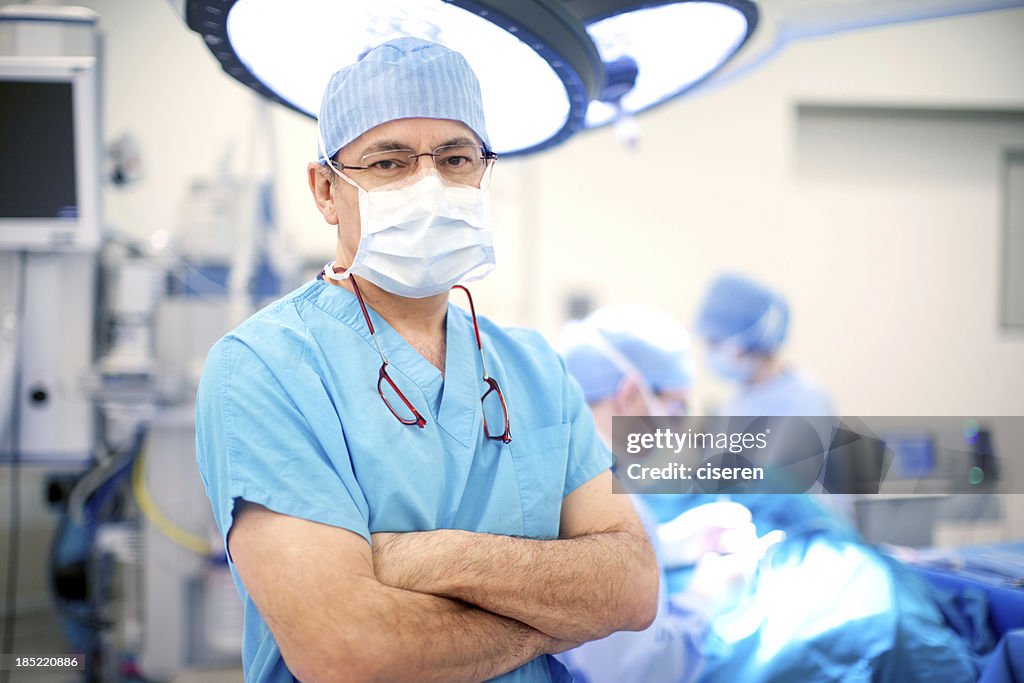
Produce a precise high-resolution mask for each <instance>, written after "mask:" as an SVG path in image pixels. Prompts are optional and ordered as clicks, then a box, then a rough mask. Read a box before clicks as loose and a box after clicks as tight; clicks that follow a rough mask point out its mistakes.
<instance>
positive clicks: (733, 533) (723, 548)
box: [558, 304, 759, 683]
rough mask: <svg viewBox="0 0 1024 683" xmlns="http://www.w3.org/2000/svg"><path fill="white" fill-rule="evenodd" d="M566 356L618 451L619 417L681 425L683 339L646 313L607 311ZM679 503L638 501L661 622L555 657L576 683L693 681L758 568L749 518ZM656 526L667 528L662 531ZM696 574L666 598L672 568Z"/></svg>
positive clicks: (716, 505)
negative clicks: (615, 424) (653, 561)
mask: <svg viewBox="0 0 1024 683" xmlns="http://www.w3.org/2000/svg"><path fill="white" fill-rule="evenodd" d="M561 350H562V355H563V357H564V358H565V364H566V367H567V369H568V370H569V373H570V374H571V375H572V376H573V377H574V378H575V379H576V381H577V382H579V384H580V387H581V388H582V390H583V396H584V398H585V399H586V401H587V404H588V405H589V406H590V409H591V412H592V413H593V414H594V425H595V427H596V429H597V433H598V435H600V436H601V438H602V439H603V440H604V441H605V443H606V444H608V445H609V446H610V445H611V443H612V419H613V418H614V417H615V416H670V417H671V416H682V415H686V414H687V412H688V405H689V400H690V391H691V386H692V382H693V372H692V370H693V368H692V357H691V352H690V343H689V335H688V334H687V333H686V330H685V329H683V327H682V326H681V325H680V324H679V323H678V322H677V321H676V320H674V319H673V318H672V317H671V316H669V315H668V314H667V313H665V312H664V311H662V310H660V309H658V308H655V307H653V306H648V305H640V304H635V305H631V304H626V305H617V306H607V307H605V308H601V309H598V310H597V311H594V312H593V313H591V314H590V315H589V316H587V317H586V318H585V319H583V320H582V321H578V322H572V323H569V324H568V325H567V326H566V328H565V330H564V331H563V334H562V340H561ZM683 498H684V497H683V496H679V495H671V494H643V495H636V496H633V499H634V503H635V504H636V506H637V509H638V511H639V512H640V515H641V518H642V519H643V520H644V524H645V526H646V527H647V530H648V534H649V535H650V536H651V539H652V542H653V544H654V547H655V553H656V555H657V556H658V562H659V565H660V567H661V568H662V578H661V584H660V599H659V607H658V614H657V616H656V617H655V620H654V623H653V624H652V625H651V626H650V627H649V628H647V629H646V630H645V631H641V632H628V633H627V632H622V633H616V634H613V635H611V636H609V637H607V638H605V639H603V640H599V641H594V642H591V643H587V644H584V645H582V646H581V647H578V648H576V649H573V650H569V651H567V652H564V653H562V654H560V655H558V658H559V660H560V661H562V662H563V663H564V664H565V665H566V666H567V667H568V668H569V670H570V671H571V672H572V673H573V675H574V676H575V678H576V680H577V681H578V682H580V683H617V682H618V681H625V680H635V681H673V682H688V681H693V680H696V679H697V677H698V676H699V675H700V672H701V665H702V662H703V656H702V653H701V648H702V644H703V642H704V639H705V637H706V635H707V632H708V626H709V623H710V620H711V619H712V618H713V617H714V616H715V615H716V614H717V613H718V612H720V611H721V610H723V609H725V608H727V607H728V606H729V604H730V603H731V602H732V600H734V599H735V598H736V597H737V596H738V595H739V594H740V592H741V591H742V588H743V586H744V584H745V582H746V580H747V578H748V577H749V576H750V574H751V572H752V571H753V569H754V567H755V566H756V563H757V560H758V559H759V557H758V556H756V555H755V554H754V553H753V551H755V550H756V548H757V544H756V543H755V542H756V535H755V533H754V526H753V524H752V522H751V517H750V512H749V511H748V510H747V509H746V508H745V507H743V506H742V505H740V504H738V503H734V502H717V501H713V502H710V503H708V504H705V505H701V506H699V507H696V508H693V509H689V510H687V511H686V512H684V513H683V514H681V515H680V514H678V512H677V513H676V514H673V511H678V510H679V509H680V503H681V500H682V499H683ZM658 518H667V519H669V520H670V521H669V522H668V523H666V524H662V525H660V526H659V525H658V524H657V522H656V520H657V519H658ZM684 566H690V567H691V568H692V575H691V578H690V580H689V583H688V585H687V587H686V589H685V590H683V591H680V592H678V593H676V594H674V595H670V592H669V582H668V581H667V580H666V577H665V570H666V569H669V570H670V569H674V568H679V567H684Z"/></svg>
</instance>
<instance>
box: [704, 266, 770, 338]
mask: <svg viewBox="0 0 1024 683" xmlns="http://www.w3.org/2000/svg"><path fill="white" fill-rule="evenodd" d="M788 326H789V306H788V305H787V304H786V300H785V299H783V298H782V296H780V295H779V294H777V293H776V292H773V291H772V290H770V289H768V288H767V287H765V286H763V285H761V284H759V283H757V282H754V281H753V280H751V279H749V278H745V277H742V276H739V275H722V276H719V277H718V278H717V279H716V280H715V281H714V282H712V283H711V287H710V289H709V290H708V293H707V296H706V297H705V298H704V304H703V306H702V307H701V310H700V313H699V314H698V316H697V322H696V325H695V327H696V332H697V334H700V335H701V336H703V337H705V338H707V340H708V341H710V342H712V343H720V342H723V341H727V340H728V341H731V342H734V343H736V344H737V345H738V346H739V347H740V348H742V349H743V350H744V351H755V352H764V353H768V352H771V351H774V350H775V349H777V348H778V347H779V345H781V344H782V342H783V340H784V339H785V338H786V331H787V328H788Z"/></svg>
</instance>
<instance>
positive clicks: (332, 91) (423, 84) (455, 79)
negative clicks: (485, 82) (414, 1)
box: [317, 37, 491, 163]
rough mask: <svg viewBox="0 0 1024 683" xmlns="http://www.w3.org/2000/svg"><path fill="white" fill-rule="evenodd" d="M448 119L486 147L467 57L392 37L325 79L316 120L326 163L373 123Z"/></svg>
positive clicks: (477, 94) (415, 40)
mask: <svg viewBox="0 0 1024 683" xmlns="http://www.w3.org/2000/svg"><path fill="white" fill-rule="evenodd" d="M408 118H428V119H451V120H453V121H460V122H461V123H464V124H466V125H467V126H469V128H470V129H471V130H472V131H473V132H474V133H476V134H477V136H478V137H479V138H480V140H481V141H482V142H483V144H484V147H486V148H487V149H488V150H489V149H490V146H491V145H490V142H489V141H488V139H487V130H486V129H485V128H484V109H483V102H482V99H481V97H480V83H479V82H478V81H477V78H476V75H475V74H474V73H473V70H472V69H471V68H470V66H469V63H468V62H467V61H466V59H465V58H464V57H463V56H462V55H461V54H459V53H458V52H455V51H454V50H449V49H448V48H446V47H445V46H443V45H438V44H437V43H431V42H428V41H426V40H420V39H419V38H408V37H407V38H397V39H395V40H390V41H388V42H386V43H383V44H382V45H378V46H377V47H375V48H373V49H372V50H370V51H369V52H367V53H366V54H365V55H363V57H362V58H361V59H360V60H359V61H358V62H356V63H355V64H350V65H348V66H346V67H345V68H343V69H341V70H340V71H338V72H337V73H335V74H334V75H333V76H331V80H330V81H329V82H328V83H327V88H326V90H324V96H323V99H322V100H321V101H320V117H319V119H318V120H317V125H318V126H319V128H320V135H322V136H323V147H324V149H318V151H317V158H318V160H319V161H320V163H326V160H325V158H324V151H325V150H326V154H327V158H331V157H333V156H334V155H335V154H337V153H338V150H340V149H341V148H342V147H344V146H345V145H347V144H348V143H350V142H352V141H353V140H355V139H356V138H357V137H359V136H360V135H362V134H363V133H365V132H366V131H368V130H370V129H371V128H373V127H375V126H379V125H380V124H382V123H387V122H388V121H394V120H396V119H408Z"/></svg>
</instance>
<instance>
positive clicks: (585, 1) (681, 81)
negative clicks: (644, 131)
mask: <svg viewBox="0 0 1024 683" xmlns="http://www.w3.org/2000/svg"><path fill="white" fill-rule="evenodd" d="M567 4H568V5H569V7H570V8H571V9H572V10H573V11H574V12H575V13H576V14H577V15H578V16H579V17H580V18H581V19H582V20H583V21H584V23H585V24H586V27H587V32H588V33H589V34H590V37H591V38H592V39H593V41H594V43H595V44H596V45H597V49H598V52H599V53H600V55H601V59H602V61H604V62H605V64H606V66H607V79H606V83H605V87H604V89H603V91H602V93H601V94H600V96H599V99H598V100H597V101H595V102H592V103H591V105H590V110H589V111H588V112H587V117H586V125H587V127H588V128H593V127H595V126H602V125H604V124H607V123H611V122H612V121H614V120H616V118H619V117H622V116H629V115H631V114H636V113H638V112H641V111H644V110H645V109H649V108H650V107H653V106H655V105H657V104H661V103H662V102H665V101H667V100H670V99H672V98H674V97H677V96H679V95H681V94H683V93H685V92H686V91H688V90H690V89H692V88H693V87H694V86H696V85H698V84H700V83H701V82H702V81H703V80H704V79H706V78H707V77H708V76H710V75H711V74H713V73H714V72H715V71H717V70H718V69H719V68H720V67H721V66H723V65H724V64H725V63H726V62H727V61H728V60H729V58H730V57H732V56H733V55H734V54H735V53H736V52H737V51H739V49H740V48H741V47H742V46H743V44H744V43H745V42H746V41H747V39H748V38H749V37H750V36H751V34H752V33H753V32H754V29H755V27H756V26H757V20H758V11H757V7H756V6H755V4H754V3H753V2H752V1H751V0H662V1H661V2H622V1H616V0H568V2H567Z"/></svg>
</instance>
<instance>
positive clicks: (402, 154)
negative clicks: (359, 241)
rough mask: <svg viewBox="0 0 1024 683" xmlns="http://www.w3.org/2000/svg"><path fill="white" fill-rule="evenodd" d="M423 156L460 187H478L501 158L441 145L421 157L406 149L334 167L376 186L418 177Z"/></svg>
mask: <svg viewBox="0 0 1024 683" xmlns="http://www.w3.org/2000/svg"><path fill="white" fill-rule="evenodd" d="M420 157H431V158H432V159H433V160H434V167H435V168H437V172H438V173H439V174H440V175H441V177H442V178H444V179H445V180H447V181H449V182H451V183H455V184H458V185H476V184H478V183H479V182H480V180H481V179H482V178H483V175H484V171H485V170H487V167H488V166H489V165H490V164H492V163H493V162H494V161H495V160H496V159H497V158H498V155H497V154H494V153H493V152H488V151H487V150H485V149H484V148H483V147H480V146H479V145H469V144H464V145H463V144H459V145H442V146H440V147H437V148H436V149H434V151H432V152H423V153H421V154H417V153H416V152H414V151H413V150H411V149H405V148H399V149H390V150H384V151H380V152H372V153H370V154H365V155H363V156H362V157H360V160H359V163H358V164H345V163H340V162H335V164H334V165H335V166H337V167H338V168H339V169H341V170H348V171H356V172H357V177H358V179H360V180H362V181H363V182H364V183H365V182H366V181H369V182H370V183H371V184H372V186H374V187H376V186H379V185H385V184H388V183H393V182H398V181H401V180H405V179H406V178H409V177H410V176H412V175H413V174H415V173H416V169H417V167H418V166H419V160H420Z"/></svg>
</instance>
